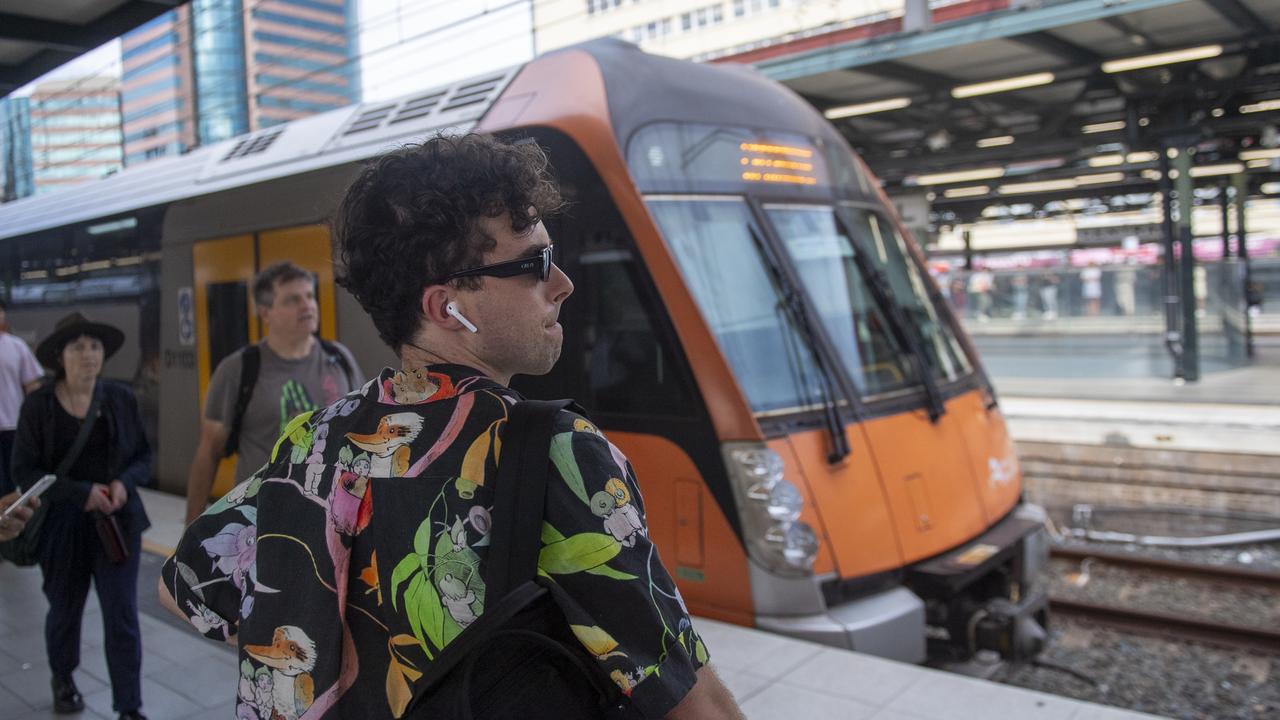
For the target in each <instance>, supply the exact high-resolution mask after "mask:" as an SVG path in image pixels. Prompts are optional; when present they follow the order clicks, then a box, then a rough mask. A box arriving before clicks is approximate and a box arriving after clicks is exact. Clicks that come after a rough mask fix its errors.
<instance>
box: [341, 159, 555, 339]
mask: <svg viewBox="0 0 1280 720" xmlns="http://www.w3.org/2000/svg"><path fill="white" fill-rule="evenodd" d="M562 204H563V201H562V200H561V198H560V191H559V190H558V189H557V188H556V186H555V184H554V183H553V182H552V181H551V178H550V175H549V173H548V162H547V156H546V154H545V153H544V152H543V151H542V149H541V148H540V147H538V145H537V144H535V143H532V142H529V143H520V144H515V145H513V144H508V143H506V142H503V141H501V140H497V139H495V138H493V137H490V136H487V135H476V134H468V135H452V136H450V135H439V136H436V137H433V138H431V139H430V140H427V141H426V142H423V143H421V144H412V145H406V146H404V147H402V148H399V149H397V150H395V151H393V152H390V153H388V154H386V155H383V156H381V157H379V158H377V159H376V160H374V161H373V162H371V163H369V164H368V165H367V166H366V167H365V168H364V170H363V171H362V172H361V173H360V175H359V177H357V178H356V179H355V181H354V182H352V184H351V187H349V188H348V189H347V194H346V196H345V197H344V198H343V199H342V203H341V205H339V207H338V210H337V213H336V214H335V215H334V217H333V221H332V226H333V237H334V239H335V241H336V242H337V243H338V247H339V260H340V263H339V264H340V266H341V267H340V268H339V271H338V278H337V280H338V283H339V284H340V285H342V287H344V288H346V289H347V290H348V291H350V293H351V294H352V295H354V296H355V298H356V300H358V301H359V302H360V306H361V307H363V308H364V310H365V312H367V313H369V316H370V317H371V318H372V319H373V324H374V327H376V328H377V329H378V336H379V337H381V338H382V341H383V342H385V343H387V344H388V345H390V346H391V349H392V350H394V351H396V352H397V353H399V352H400V349H401V347H403V345H404V344H405V342H406V341H410V340H412V338H413V336H414V334H415V333H416V332H417V331H418V328H419V327H420V325H421V323H422V320H423V316H422V307H421V298H422V291H423V289H425V288H426V287H427V286H429V285H434V284H436V283H439V282H441V281H442V280H443V278H445V277H447V276H448V275H449V274H450V273H453V272H456V271H458V270H462V269H465V268H468V267H472V266H475V265H478V264H480V262H481V258H482V257H483V255H484V253H486V252H488V251H490V250H492V249H493V248H494V247H495V245H496V240H495V239H494V238H492V237H487V236H486V235H485V234H484V233H483V232H482V231H481V229H480V227H479V219H480V218H481V217H490V218H493V217H499V216H500V215H503V214H506V215H507V216H508V217H510V218H511V228H512V230H514V231H516V232H522V231H524V230H526V229H528V228H529V227H531V226H532V225H534V224H536V223H537V222H538V221H540V220H541V219H542V218H544V217H546V216H548V215H550V214H551V213H554V212H555V211H556V210H558V209H560V207H561V205H562ZM530 208H532V212H530ZM452 282H453V283H455V284H456V286H458V287H466V288H469V289H476V288H478V287H480V285H481V283H482V280H481V279H480V278H459V279H457V280H454V281H452Z"/></svg>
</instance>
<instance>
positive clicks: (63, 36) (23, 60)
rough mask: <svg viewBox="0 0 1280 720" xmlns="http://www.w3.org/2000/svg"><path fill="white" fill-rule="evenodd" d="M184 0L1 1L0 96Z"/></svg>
mask: <svg viewBox="0 0 1280 720" xmlns="http://www.w3.org/2000/svg"><path fill="white" fill-rule="evenodd" d="M184 2H186V0H0V97H5V96H7V95H9V93H11V92H13V91H14V90H17V89H18V88H20V87H22V86H23V85H26V84H27V83H29V82H31V81H32V80H35V79H36V78H38V77H40V76H41V75H44V74H45V73H47V72H49V71H50V70H55V69H57V68H58V67H61V66H62V65H65V64H66V63H68V62H70V61H72V60H74V59H76V58H77V57H80V56H81V55H83V54H85V53H87V52H89V51H90V50H92V49H94V48H96V47H98V46H99V45H102V44H103V43H105V42H108V41H110V40H113V39H115V38H117V37H119V36H121V35H123V34H124V33H127V32H129V31H130V30H133V29H134V28H136V27H138V26H139V25H142V24H143V23H146V22H147V21H149V20H151V19H152V18H155V17H157V16H159V15H160V14H162V13H165V12H168V11H169V10H172V9H173V8H174V7H176V6H178V5H181V4H183V3H184Z"/></svg>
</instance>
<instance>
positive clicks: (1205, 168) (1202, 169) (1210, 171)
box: [1191, 162, 1244, 177]
mask: <svg viewBox="0 0 1280 720" xmlns="http://www.w3.org/2000/svg"><path fill="white" fill-rule="evenodd" d="M1242 172H1244V163H1238V162H1237V163H1222V164H1220V165H1197V166H1196V167H1193V168H1191V177H1212V176H1214V175H1235V174H1236V173H1242Z"/></svg>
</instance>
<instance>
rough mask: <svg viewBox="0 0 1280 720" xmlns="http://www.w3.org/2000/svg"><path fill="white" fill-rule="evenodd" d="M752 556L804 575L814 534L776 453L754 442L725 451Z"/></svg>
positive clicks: (776, 569) (772, 566) (813, 549)
mask: <svg viewBox="0 0 1280 720" xmlns="http://www.w3.org/2000/svg"><path fill="white" fill-rule="evenodd" d="M724 453H725V461H726V465H727V466H728V468H729V476H730V478H731V479H732V481H733V489H734V497H735V498H736V499H737V501H738V511H739V515H740V516H741V518H742V529H743V534H744V536H745V538H746V540H747V551H748V553H749V554H750V555H751V558H752V559H753V560H755V561H756V562H758V563H760V564H761V565H763V566H764V567H765V568H767V569H769V570H770V571H772V572H774V573H777V574H779V575H790V576H798V575H808V574H809V573H810V572H811V571H812V568H813V561H814V558H815V557H817V554H818V536H817V534H816V533H815V532H814V531H813V528H811V527H809V525H808V523H805V522H804V521H802V520H800V513H801V511H802V510H803V509H804V496H803V495H801V494H800V489H799V488H797V487H796V486H795V484H793V483H792V482H791V481H790V480H787V479H786V478H785V477H784V476H783V464H782V458H781V457H779V456H778V453H776V452H774V451H772V450H770V449H768V448H766V447H764V446H762V445H759V444H755V443H730V444H726V445H725V449H724Z"/></svg>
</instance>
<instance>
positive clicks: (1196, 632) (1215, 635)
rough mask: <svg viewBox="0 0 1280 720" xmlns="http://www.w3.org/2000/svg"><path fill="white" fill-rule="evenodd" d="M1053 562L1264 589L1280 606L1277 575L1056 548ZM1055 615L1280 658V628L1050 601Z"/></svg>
mask: <svg viewBox="0 0 1280 720" xmlns="http://www.w3.org/2000/svg"><path fill="white" fill-rule="evenodd" d="M1053 557H1055V558H1060V559H1067V560H1084V559H1086V558H1092V559H1093V561H1094V562H1098V563H1103V564H1109V565H1113V566H1121V567H1125V568H1132V569H1137V570H1141V571H1144V572H1149V573H1159V574H1164V575H1171V576H1176V577H1184V578H1190V579H1194V580H1196V581H1199V582H1208V583H1213V584H1214V585H1215V586H1216V587H1223V588H1225V587H1227V586H1236V587H1252V588H1262V589H1265V590H1267V591H1269V592H1271V593H1273V594H1274V595H1275V596H1276V598H1277V602H1280V573H1275V572H1266V571H1259V570H1250V569H1244V568H1235V567H1219V566H1212V565H1204V564H1199V563H1186V562H1179V561H1173V560H1164V559H1158V558H1148V557H1140V556H1135V555H1131V554H1119V553H1110V552H1105V551H1094V550H1082V549H1074V548H1072V549H1067V548H1054V550H1053ZM1049 604H1050V607H1051V609H1052V610H1053V611H1054V612H1058V613H1063V614H1067V615H1074V616H1077V617H1082V618H1086V619H1089V620H1092V621H1094V622H1097V623H1100V624H1104V625H1108V626H1112V627H1116V628H1119V629H1124V630H1129V631H1133V632H1140V633H1145V634H1154V635H1158V636H1162V637H1169V638H1174V639H1184V640H1196V641H1200V642H1206V643H1213V644H1216V645H1224V646H1229V647H1238V648H1251V649H1256V650H1262V651H1265V652H1271V653H1280V629H1276V628H1274V627H1257V626H1250V625H1239V624H1234V623H1226V622H1220V621H1217V620H1211V619H1206V618H1200V617H1195V616H1192V615H1184V614H1180V613H1170V612H1159V611H1151V610H1142V609H1138V608H1134V607H1126V606H1124V605H1121V604H1107V603H1099V602H1093V601H1086V600H1080V599H1075V598H1068V597H1063V596H1059V595H1055V596H1052V597H1050V600H1049Z"/></svg>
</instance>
